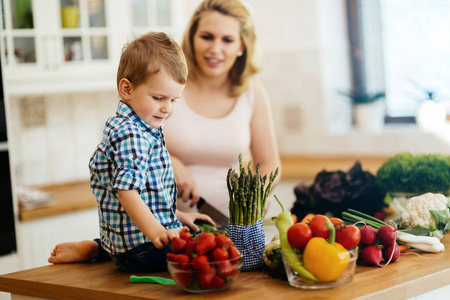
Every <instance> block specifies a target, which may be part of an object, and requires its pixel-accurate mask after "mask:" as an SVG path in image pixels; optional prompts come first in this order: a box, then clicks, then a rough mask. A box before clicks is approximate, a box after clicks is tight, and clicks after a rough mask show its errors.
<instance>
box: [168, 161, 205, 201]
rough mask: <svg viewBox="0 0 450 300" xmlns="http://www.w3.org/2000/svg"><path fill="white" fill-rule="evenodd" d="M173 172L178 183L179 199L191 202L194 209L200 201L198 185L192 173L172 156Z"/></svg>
mask: <svg viewBox="0 0 450 300" xmlns="http://www.w3.org/2000/svg"><path fill="white" fill-rule="evenodd" d="M172 164H173V172H174V175H175V180H176V182H177V189H178V197H179V198H181V200H182V201H184V202H187V201H191V203H190V205H189V206H190V207H194V206H195V205H196V204H197V202H198V200H199V199H200V193H199V191H198V187H197V183H196V182H195V179H194V177H193V176H192V174H191V172H189V170H188V169H187V168H186V166H185V165H184V164H183V163H182V162H181V161H180V160H179V159H178V158H176V157H174V156H172Z"/></svg>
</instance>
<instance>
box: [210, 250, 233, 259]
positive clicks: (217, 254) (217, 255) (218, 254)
mask: <svg viewBox="0 0 450 300" xmlns="http://www.w3.org/2000/svg"><path fill="white" fill-rule="evenodd" d="M211 256H212V259H213V261H222V260H227V259H228V256H229V254H228V252H227V250H225V249H223V248H215V249H214V250H213V251H212V255H211Z"/></svg>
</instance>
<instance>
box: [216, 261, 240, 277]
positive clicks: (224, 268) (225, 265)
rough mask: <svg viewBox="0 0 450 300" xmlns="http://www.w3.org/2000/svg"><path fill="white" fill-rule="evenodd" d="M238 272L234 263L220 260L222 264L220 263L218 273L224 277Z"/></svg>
mask: <svg viewBox="0 0 450 300" xmlns="http://www.w3.org/2000/svg"><path fill="white" fill-rule="evenodd" d="M235 274H236V270H235V268H234V266H233V264H232V263H231V262H230V261H229V260H226V261H223V262H220V264H218V268H217V275H218V276H220V277H222V278H226V277H229V276H233V275H235Z"/></svg>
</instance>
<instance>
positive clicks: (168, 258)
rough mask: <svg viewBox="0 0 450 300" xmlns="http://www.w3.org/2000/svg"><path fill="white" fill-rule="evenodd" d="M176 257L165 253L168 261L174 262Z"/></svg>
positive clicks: (173, 254)
mask: <svg viewBox="0 0 450 300" xmlns="http://www.w3.org/2000/svg"><path fill="white" fill-rule="evenodd" d="M176 256H177V255H176V254H175V253H171V252H170V253H167V255H166V257H167V260H168V261H175V257H176Z"/></svg>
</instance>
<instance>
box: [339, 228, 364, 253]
mask: <svg viewBox="0 0 450 300" xmlns="http://www.w3.org/2000/svg"><path fill="white" fill-rule="evenodd" d="M360 240H361V232H360V231H359V229H358V227H356V226H355V225H347V226H345V227H344V228H342V229H341V230H336V242H337V243H339V244H341V245H342V246H343V247H344V248H345V249H352V248H354V247H356V246H357V245H358V244H359V241H360Z"/></svg>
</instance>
